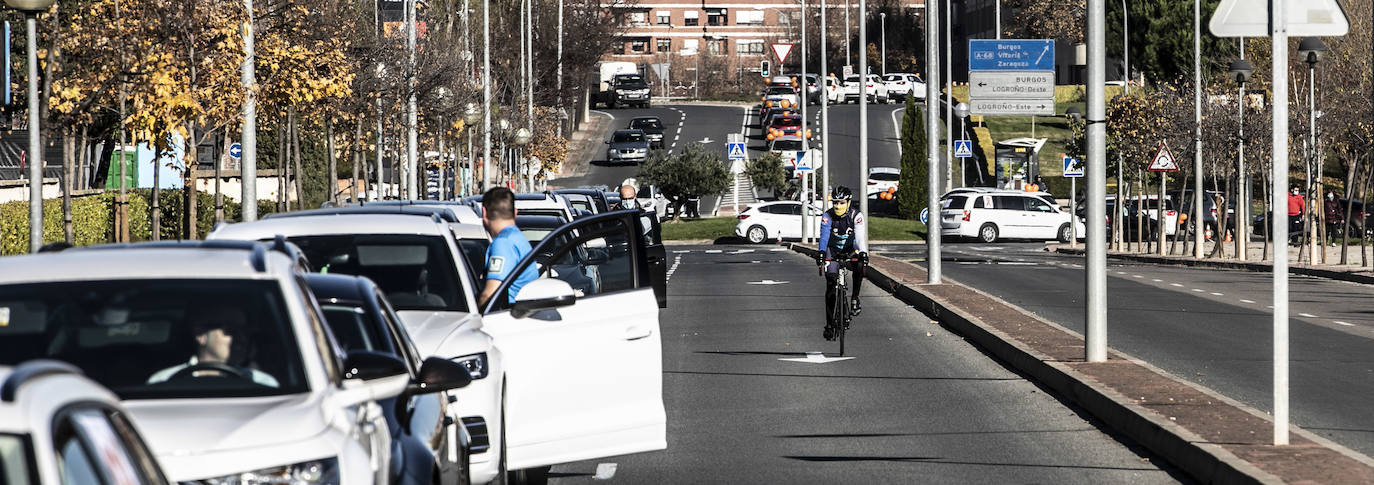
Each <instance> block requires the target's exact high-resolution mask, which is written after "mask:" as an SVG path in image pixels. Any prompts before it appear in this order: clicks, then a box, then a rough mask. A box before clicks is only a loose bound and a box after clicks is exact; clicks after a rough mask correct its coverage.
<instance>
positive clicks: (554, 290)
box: [511, 278, 577, 318]
mask: <svg viewBox="0 0 1374 485" xmlns="http://www.w3.org/2000/svg"><path fill="white" fill-rule="evenodd" d="M576 302H577V293H576V292H574V291H573V289H572V286H571V285H568V282H566V281H563V280H560V279H554V278H539V279H537V280H534V281H531V282H530V283H529V284H527V285H525V286H524V287H523V288H520V293H519V294H517V295H515V304H514V305H511V316H514V317H515V318H525V317H528V316H530V315H533V314H535V313H536V312H538V311H540V310H547V309H550V308H562V307H566V306H571V305H572V304H573V303H576Z"/></svg>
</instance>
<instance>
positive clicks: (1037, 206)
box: [940, 190, 1086, 243]
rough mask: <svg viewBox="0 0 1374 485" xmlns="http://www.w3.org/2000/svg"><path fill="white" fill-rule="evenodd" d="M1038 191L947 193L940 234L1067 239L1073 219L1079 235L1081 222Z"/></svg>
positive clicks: (985, 239)
mask: <svg viewBox="0 0 1374 485" xmlns="http://www.w3.org/2000/svg"><path fill="white" fill-rule="evenodd" d="M1039 195H1040V194H1038V193H1032V192H1020V191H1011V190H1009V191H989V192H968V193H954V194H948V195H946V196H945V197H944V198H943V199H942V200H941V201H940V207H941V210H940V235H941V236H944V237H957V238H977V239H978V240H980V241H983V242H987V243H991V242H993V241H996V240H998V239H1040V240H1048V239H1057V240H1059V241H1062V242H1068V241H1069V238H1070V234H1071V233H1070V230H1069V227H1070V226H1069V224H1071V223H1072V224H1075V225H1076V229H1074V231H1076V232H1074V233H1073V234H1076V235H1077V237H1078V238H1079V239H1082V238H1083V236H1084V235H1085V234H1086V228H1085V227H1084V226H1083V223H1082V222H1081V221H1078V220H1076V218H1075V217H1073V215H1072V214H1069V213H1068V212H1067V211H1061V210H1059V208H1058V207H1056V206H1055V205H1053V204H1050V203H1048V202H1046V201H1045V199H1044V198H1043V197H1040V196H1039Z"/></svg>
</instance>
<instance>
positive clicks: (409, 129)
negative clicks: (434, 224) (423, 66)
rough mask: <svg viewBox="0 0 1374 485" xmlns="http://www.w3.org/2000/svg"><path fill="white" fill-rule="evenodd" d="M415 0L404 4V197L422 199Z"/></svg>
mask: <svg viewBox="0 0 1374 485" xmlns="http://www.w3.org/2000/svg"><path fill="white" fill-rule="evenodd" d="M416 1H417V0H410V1H409V2H407V5H406V31H407V32H406V36H407V37H406V50H407V51H408V53H409V55H410V64H409V66H410V67H409V69H407V71H408V72H407V74H406V92H407V96H408V97H409V99H408V100H407V102H406V164H405V168H406V170H405V172H406V174H405V176H406V178H405V190H406V193H405V195H406V197H407V198H410V199H412V200H419V199H423V198H424V197H420V195H419V193H418V189H419V183H418V180H419V174H418V173H416V172H418V171H419V167H420V164H419V158H420V154H419V149H420V140H419V138H420V129H419V127H418V126H416V125H418V124H419V122H420V120H419V109H418V107H417V106H416V102H415V90H416V88H417V83H416V79H415V30H416V29H415V24H416V22H415V16H416V14H417V13H418V12H416V9H415V3H416Z"/></svg>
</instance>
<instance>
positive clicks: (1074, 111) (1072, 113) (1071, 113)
mask: <svg viewBox="0 0 1374 485" xmlns="http://www.w3.org/2000/svg"><path fill="white" fill-rule="evenodd" d="M1064 115H1065V116H1068V117H1070V118H1073V119H1075V120H1076V119H1079V118H1082V117H1083V110H1081V109H1078V107H1077V106H1069V109H1066V110H1064Z"/></svg>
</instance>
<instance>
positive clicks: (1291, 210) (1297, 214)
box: [1288, 185, 1307, 244]
mask: <svg viewBox="0 0 1374 485" xmlns="http://www.w3.org/2000/svg"><path fill="white" fill-rule="evenodd" d="M1306 206H1307V199H1306V198H1305V197H1303V196H1302V190H1299V189H1298V186H1296V185H1294V186H1293V189H1292V190H1291V191H1290V192H1289V193H1288V234H1289V236H1288V242H1289V243H1290V244H1296V243H1297V241H1301V240H1302V214H1303V208H1304V207H1306Z"/></svg>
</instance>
